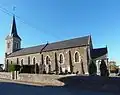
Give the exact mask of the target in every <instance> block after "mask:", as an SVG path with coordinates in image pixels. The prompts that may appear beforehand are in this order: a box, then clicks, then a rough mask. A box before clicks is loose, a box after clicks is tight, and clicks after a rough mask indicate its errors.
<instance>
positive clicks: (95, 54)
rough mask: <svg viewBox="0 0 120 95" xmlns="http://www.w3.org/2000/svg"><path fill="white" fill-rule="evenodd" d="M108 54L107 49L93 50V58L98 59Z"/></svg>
mask: <svg viewBox="0 0 120 95" xmlns="http://www.w3.org/2000/svg"><path fill="white" fill-rule="evenodd" d="M107 53H108V51H107V47H105V48H96V49H92V50H91V58H92V59H96V58H98V57H101V56H103V55H105V54H107Z"/></svg>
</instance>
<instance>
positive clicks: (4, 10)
mask: <svg viewBox="0 0 120 95" xmlns="http://www.w3.org/2000/svg"><path fill="white" fill-rule="evenodd" d="M14 8H15V7H14ZM0 10H1V11H2V12H4V13H5V14H7V15H9V16H13V15H14V13H12V12H10V11H8V9H6V8H4V7H2V6H1V5H0ZM15 17H16V18H17V19H19V20H20V21H21V22H22V23H23V24H26V25H28V26H29V27H31V28H33V29H35V30H36V31H39V30H38V28H36V27H33V26H31V25H30V24H28V23H26V22H25V21H24V20H22V19H21V18H20V17H19V16H17V15H15ZM39 32H40V31H39ZM41 32H43V31H41ZM43 33H44V34H46V32H43ZM47 34H50V35H51V36H52V37H54V38H56V39H58V38H59V37H58V36H56V35H54V34H53V33H52V34H51V33H47Z"/></svg>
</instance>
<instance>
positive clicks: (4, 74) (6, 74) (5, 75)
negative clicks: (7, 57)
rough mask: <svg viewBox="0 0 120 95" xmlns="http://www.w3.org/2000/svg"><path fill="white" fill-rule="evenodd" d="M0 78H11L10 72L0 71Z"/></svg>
mask: <svg viewBox="0 0 120 95" xmlns="http://www.w3.org/2000/svg"><path fill="white" fill-rule="evenodd" d="M0 78H2V79H11V73H10V72H0Z"/></svg>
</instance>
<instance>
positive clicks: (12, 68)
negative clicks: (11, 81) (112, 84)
mask: <svg viewBox="0 0 120 95" xmlns="http://www.w3.org/2000/svg"><path fill="white" fill-rule="evenodd" d="M8 71H9V72H12V71H15V65H14V64H9V65H8Z"/></svg>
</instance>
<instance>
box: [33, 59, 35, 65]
mask: <svg viewBox="0 0 120 95" xmlns="http://www.w3.org/2000/svg"><path fill="white" fill-rule="evenodd" d="M33 65H35V57H34V58H33Z"/></svg>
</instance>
